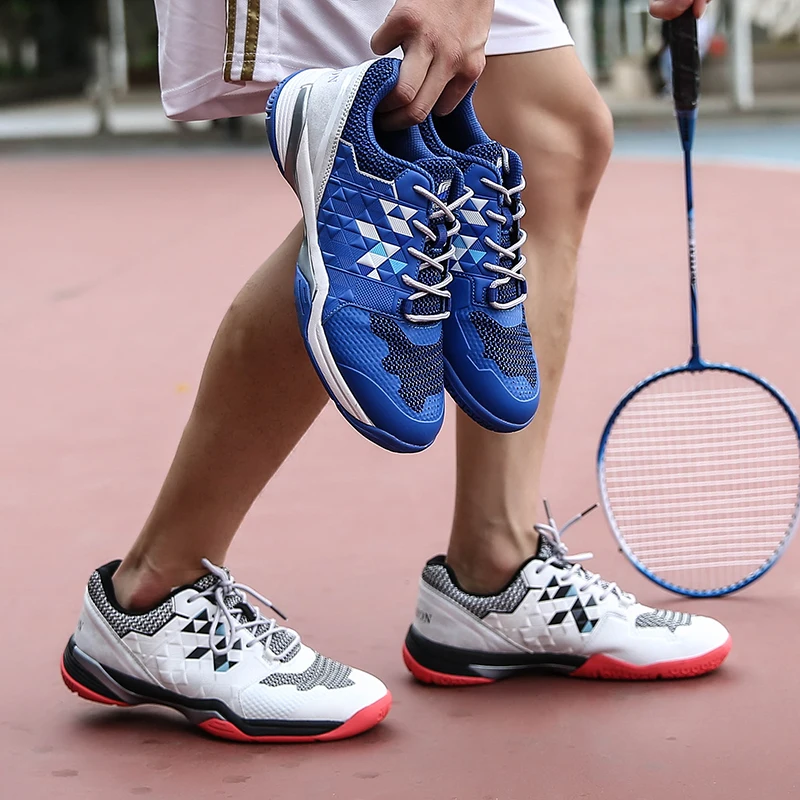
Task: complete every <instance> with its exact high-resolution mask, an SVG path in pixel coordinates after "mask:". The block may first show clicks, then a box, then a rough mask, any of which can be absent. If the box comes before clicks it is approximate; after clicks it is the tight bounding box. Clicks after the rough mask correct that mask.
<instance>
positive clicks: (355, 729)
mask: <svg viewBox="0 0 800 800" xmlns="http://www.w3.org/2000/svg"><path fill="white" fill-rule="evenodd" d="M61 677H62V679H63V680H64V683H65V684H66V686H67V688H68V689H69V690H70V691H71V692H75V694H77V695H78V696H79V697H82V698H84V699H85V700H91V701H92V702H94V703H102V704H103V705H107V706H121V707H123V708H130V707H131V706H130V704H129V703H124V702H122V701H121V700H112V699H110V698H108V697H104V696H103V695H101V694H97V692H93V691H92V690H91V689H87V688H86V687H85V686H83V685H82V684H80V683H78V681H76V680H75V679H74V678H73V677H72V676H71V675H70V674H69V673H68V672H67V670H66V667H65V666H64V661H63V658H62V661H61ZM391 707H392V695H391V694H390V693H389V692H386V694H385V695H384V696H383V697H382V698H381V699H380V700H376V701H375V702H374V703H372V705H369V706H367V707H366V708H362V709H361V711H359V712H358V713H356V714H354V715H353V716H352V717H350V719H348V720H347V721H346V722H343V723H342V724H341V725H340V726H339V727H338V728H334V729H333V730H332V731H327V732H326V733H320V734H318V735H316V736H248V735H247V734H246V733H243V732H242V731H240V730H239V729H238V728H237V727H236V726H235V725H234V724H233V723H231V722H228V721H227V720H224V719H209V720H206V721H205V722H200V723H199V724H198V727H200V728H202V729H203V730H204V731H206V733H210V734H211V735H212V736H217V737H218V738H220V739H228V740H231V741H235V742H271V743H276V744H277V743H282V742H295V743H296V742H332V741H335V740H337V739H348V738H350V737H351V736H357V735H358V734H360V733H364V732H365V731H368V730H369V729H370V728H374V727H375V726H376V725H377V724H378V723H379V722H382V721H383V720H384V718H385V717H386V715H387V714H388V713H389V709H390V708H391Z"/></svg>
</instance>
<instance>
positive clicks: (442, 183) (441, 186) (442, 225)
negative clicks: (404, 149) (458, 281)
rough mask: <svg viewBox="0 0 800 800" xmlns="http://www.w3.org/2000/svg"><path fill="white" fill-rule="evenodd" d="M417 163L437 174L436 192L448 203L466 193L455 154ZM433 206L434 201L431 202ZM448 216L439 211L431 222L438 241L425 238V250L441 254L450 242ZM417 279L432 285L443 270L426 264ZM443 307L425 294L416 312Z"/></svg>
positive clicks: (434, 179) (420, 312)
mask: <svg viewBox="0 0 800 800" xmlns="http://www.w3.org/2000/svg"><path fill="white" fill-rule="evenodd" d="M414 163H415V165H416V166H418V167H419V168H420V169H422V170H424V171H425V172H427V173H428V174H429V175H430V176H431V178H433V184H434V187H435V189H434V193H435V194H436V196H437V197H438V198H439V199H440V200H442V201H443V202H445V203H452V202H453V201H454V200H456V199H457V198H458V197H461V195H462V194H464V177H463V175H462V173H461V170H460V169H459V168H458V167H457V166H456V162H455V161H453V159H451V158H444V157H443V158H420V159H418V160H417V161H416V162H414ZM431 206H433V204H431ZM437 210H438V208H433V207H431V208H430V209H429V211H430V212H434V211H437ZM448 227H449V223H448V221H447V219H446V218H445V217H444V216H442V215H439V217H438V218H437V220H435V221H434V222H433V223H431V228H432V229H433V231H434V233H436V235H437V238H436V241H432V240H428V241H426V242H425V253H426V254H427V255H429V256H432V257H435V256H438V255H441V254H442V252H443V251H444V250H445V248H446V246H447V228H448ZM417 280H418V281H420V282H421V283H425V284H427V285H428V286H432V285H433V284H435V283H439V282H440V281H441V280H442V273H441V272H439V271H438V270H436V269H434V268H433V267H425V266H423V267H422V269H420V271H419V274H418V275H417ZM441 310H442V301H441V300H440V298H438V297H435V296H433V295H428V296H426V297H421V298H420V299H419V300H415V301H414V313H415V314H423V315H429V314H437V313H439V312H440V311H441Z"/></svg>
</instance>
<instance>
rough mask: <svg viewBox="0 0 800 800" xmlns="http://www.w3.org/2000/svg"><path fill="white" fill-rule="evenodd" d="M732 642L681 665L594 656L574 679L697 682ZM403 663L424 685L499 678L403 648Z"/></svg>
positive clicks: (716, 664)
mask: <svg viewBox="0 0 800 800" xmlns="http://www.w3.org/2000/svg"><path fill="white" fill-rule="evenodd" d="M731 644H732V642H731V638H730V636H729V637H728V640H727V641H726V642H725V643H724V644H722V645H720V646H719V647H717V648H716V649H715V650H712V651H711V652H709V653H704V654H703V655H701V656H696V657H695V658H686V659H682V660H680V661H662V662H661V663H659V664H647V665H645V666H637V665H636V664H628V663H627V662H626V661H619V660H618V659H616V658H612V657H611V656H605V655H602V654H598V655H594V656H592V657H591V658H590V659H589V660H588V661H586V662H585V663H584V664H582V665H581V666H580V667H578V669H576V670H575V671H574V672H571V673H570V675H569V677H571V678H596V679H598V678H599V679H604V680H617V681H653V680H675V679H679V678H694V677H697V676H699V675H705V674H706V673H708V672H713V671H714V670H715V669H717V667H719V666H720V664H722V662H723V661H724V660H725V659H726V658H727V656H728V653H730V651H731ZM403 661H404V662H405V665H406V667H407V668H408V670H409V672H410V673H411V674H412V675H413V676H414V677H415V678H416V679H417V680H418V681H420V682H421V683H429V684H435V685H436V686H480V685H482V684H486V683H494V682H495V680H496V679H495V678H480V677H473V676H469V675H448V674H446V673H443V672H436V671H434V670H431V669H428V668H427V667H423V666H422V664H420V663H419V662H418V661H416V660H415V659H414V657H413V656H412V655H411V653H410V652H409V651H408V647H406V646H405V645H403Z"/></svg>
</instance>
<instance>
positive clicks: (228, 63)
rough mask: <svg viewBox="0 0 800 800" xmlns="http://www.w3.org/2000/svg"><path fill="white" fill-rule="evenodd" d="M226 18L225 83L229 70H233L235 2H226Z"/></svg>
mask: <svg viewBox="0 0 800 800" xmlns="http://www.w3.org/2000/svg"><path fill="white" fill-rule="evenodd" d="M226 17H227V18H226V20H225V26H226V31H225V33H226V37H225V71H224V75H223V77H224V78H225V80H226V81H230V80H231V70H232V69H233V48H234V45H235V43H236V0H228V9H227V12H226Z"/></svg>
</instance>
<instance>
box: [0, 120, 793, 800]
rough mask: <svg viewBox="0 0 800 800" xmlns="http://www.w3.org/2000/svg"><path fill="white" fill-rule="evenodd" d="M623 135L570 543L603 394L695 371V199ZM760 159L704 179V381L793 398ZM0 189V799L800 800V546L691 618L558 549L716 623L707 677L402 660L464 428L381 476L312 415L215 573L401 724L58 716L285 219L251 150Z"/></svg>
mask: <svg viewBox="0 0 800 800" xmlns="http://www.w3.org/2000/svg"><path fill="white" fill-rule="evenodd" d="M795 130H796V129H795ZM760 135H762V134H760V133H758V131H756V132H755V133H752V135H751V136H750V137H749V139H748V137H745V139H747V140H748V141H749V142H750V150H749V151H748V150H747V148H746V147H744V149H742V145H741V144H737V145H736V146H737V147H738V148H739V150H738V151H737V152H735V153H733V154H732V155H731V154H730V153H728V154H727V155H728V157H729V158H736V159H739V160H747V161H750V162H755V161H757V160H758V157H759V156H762V157H763V156H764V151H765V149H766V147H767V146H766V144H765V143H764V142H766V141H772V140H771V139H769V136H771V135H774V134H766V133H765V134H763V135H764V136H766V137H767V138H766V139H763V140H761V142H760V143H759V139H758V137H759V136H760ZM731 137H733V138H736V137H734V136H733V134H729V137H728V139H727V140H726V141H727V142H728V145H726V146H731V147H732V145H730V141H731ZM724 138H725V137H724V136H723V137H722V138H720V139H719V143H718V145H717V147H716V148H715V147H714V145H713V144H712V142H711V139H709V140H707V141H705V142H704V141H703V134H702V129H701V133H700V136H699V139H698V149H699V150H700V151H701V152H702V150H703V148H706V149H707V151H708V152H707V154H708V155H712V156H713V155H715V154H716V155H721V154H722V155H724V153H722V149H723V139H724ZM795 141H797V139H795ZM619 142H620V144H619V148H618V152H619V157H618V158H617V159H615V160H614V162H613V164H612V166H611V168H610V170H609V173H608V176H607V178H606V180H605V182H604V184H603V187H602V189H601V191H600V194H599V197H598V200H597V203H596V206H595V210H594V213H593V216H592V219H591V223H590V225H589V229H588V233H587V238H586V243H585V246H584V248H583V251H582V256H581V272H580V283H579V295H578V305H577V318H576V324H575V332H574V338H573V343H572V349H571V353H570V358H569V362H568V366H567V371H566V376H565V379H564V384H563V388H562V393H561V399H560V406H559V408H558V412H557V415H556V419H555V423H554V430H553V435H552V444H551V447H550V452H549V461H548V468H547V475H546V480H545V490H546V494H547V496H548V498H549V499H550V501H551V503H552V507H553V509H554V511H555V513H556V515H557V516H558V517H559V518H560V519H561V520H564V519H566V518H567V517H569V516H571V515H572V514H574V513H577V512H578V511H580V510H581V509H583V508H585V507H586V506H587V505H589V504H590V503H591V502H593V501H594V500H595V499H596V497H597V489H596V485H595V473H594V458H595V450H596V447H597V442H598V438H599V434H600V431H601V429H602V426H603V423H604V422H605V419H606V417H607V415H608V413H609V411H610V410H611V408H612V407H613V406H614V404H615V403H616V401H617V400H618V398H619V397H620V396H621V394H622V393H623V392H624V391H625V390H626V389H627V388H628V386H630V385H631V384H632V383H634V382H635V381H636V380H638V379H639V378H641V377H643V376H644V375H646V374H648V373H650V372H651V371H653V370H654V369H656V368H659V367H663V366H667V365H670V364H672V363H678V362H680V361H683V360H684V359H685V357H686V355H687V348H688V345H687V340H688V312H687V303H686V279H685V246H684V215H683V211H682V203H683V199H682V192H683V188H682V182H681V180H682V178H681V170H680V167H679V166H678V162H677V161H675V160H673V161H668V160H664V159H665V157H667V156H671V157H672V158H673V159H674V157H675V156H676V144H675V136H674V134H673V132H672V130H671V129H670V131H669V138H667V134H666V133H663V134H662V133H660V132H658V131H655V132H649V133H646V134H642V135H641V136H639V138H637V137H636V136H634V135H633V134H632V133H629V132H624V133H622V134H621V136H620V139H619ZM776 147H777V145H776ZM783 147H785V148H788V149H789V150H791V143H790V142H788V140H787V142H785V143H784V145H783ZM637 148H638V149H637ZM768 155H769V159H770V164H769V168H768V169H767V168H762V167H754V166H735V165H721V164H705V165H702V164H701V165H700V166H699V168H698V174H697V186H696V206H697V220H698V238H699V245H698V247H699V258H700V273H699V286H700V309H701V313H702V317H701V325H702V335H703V341H704V347H705V353H706V355H707V356H708V357H709V358H711V359H719V360H728V361H732V362H735V363H737V364H741V365H742V366H744V367H748V368H750V369H752V370H754V371H756V372H759V373H762V374H765V375H767V376H768V377H769V378H770V380H771V381H773V382H774V383H775V384H776V385H777V386H778V387H780V388H781V389H782V390H783V391H784V392H785V393H786V394H787V396H788V397H789V399H790V401H792V402H793V403H794V404H800V371H799V370H798V362H797V357H796V353H797V350H798V344H800V325H798V322H797V308H798V307H799V306H800V274H798V263H797V246H798V231H797V218H798V214H797V212H798V210H799V209H798V202H799V201H798V197H800V172H798V171H796V170H793V169H791V168H790V165H788V164H787V169H777V168H775V164H776V163H777V162H788V161H791V160H792V158H791V153H789V154H788V155H787V154H783V155H781V153H779V152H777V151H776V152H775V153H771V154H768ZM627 156H636V157H635V158H628V157H627ZM794 160H795V161H800V158H798V157H797V154H795V159H794ZM0 183H1V184H2V185H3V187H4V189H5V190H6V194H7V195H10V196H11V197H12V198H13V202H11V203H5V204H4V212H3V217H2V222H0V225H1V226H2V260H1V261H0V264H1V265H2V266H1V267H0V274H1V275H2V288H3V291H2V292H0V335H1V336H2V342H3V345H2V347H0V375H2V392H0V420H2V422H1V423H0V425H2V430H1V431H0V441H2V448H0V515H1V519H2V530H3V543H4V555H5V559H4V578H3V585H4V586H5V591H6V597H7V599H6V603H7V607H6V612H5V626H4V630H5V634H4V638H3V643H4V647H3V658H2V659H0V686H2V690H1V691H2V703H0V775H2V783H1V784H0V785H2V787H3V791H2V792H0V794H2V796H3V797H9V798H11V797H15V798H16V797H20V798H36V799H38V798H48V799H49V798H53V800H55V799H56V798H95V797H97V798H125V797H129V796H147V797H152V798H162V797H163V798H206V797H208V798H215V797H237V798H238V797H246V798H251V797H252V798H264V800H267V799H273V798H274V799H275V800H283V799H284V798H287V799H288V798H308V800H316V799H317V798H339V799H340V800H401V799H402V800H407V799H411V800H532V798H563V799H564V800H573V799H574V800H577V799H578V798H592V800H602V799H603V798H609V800H610V799H611V798H613V800H667V799H669V800H672V799H673V798H675V797H684V798H692V799H693V798H703V800H717V799H719V800H723V798H724V799H725V800H743V799H744V798H769V799H770V800H778V799H779V798H790V797H796V796H797V791H798V787H797V778H796V775H797V771H796V769H795V766H794V765H795V761H796V750H797V742H798V740H799V738H800V716H799V715H798V714H797V703H796V701H797V696H798V686H797V683H798V682H797V677H796V674H795V671H796V670H795V667H796V664H797V662H798V655H799V654H800V649H799V648H800V644H798V639H797V633H796V619H797V609H798V595H799V594H800V579H799V578H798V577H797V576H798V564H800V544H798V543H795V544H794V546H793V547H792V548H790V550H789V552H788V554H787V556H786V557H785V558H784V559H783V560H782V562H781V563H779V564H778V566H777V567H775V569H774V570H773V571H772V572H771V573H769V574H768V575H767V576H766V577H765V578H764V579H763V580H761V581H760V582H758V583H757V584H755V585H754V586H753V587H751V588H749V589H747V590H745V591H743V592H741V593H740V594H738V595H735V596H733V597H729V598H726V599H723V600H717V601H686V600H682V599H678V598H674V597H672V596H670V595H668V594H667V593H665V592H663V591H662V590H660V589H658V588H657V587H655V586H654V585H652V584H649V583H647V582H646V581H645V580H644V579H642V578H640V577H639V576H638V574H637V573H635V571H634V570H633V568H632V567H630V566H629V565H628V564H627V562H626V561H625V560H624V559H623V557H622V556H621V555H620V554H619V553H618V552H617V551H616V548H615V546H614V544H613V541H612V538H611V535H610V533H609V532H608V530H607V528H606V525H605V521H604V519H603V517H602V516H601V513H600V512H595V513H594V514H593V515H590V517H589V518H588V519H587V520H586V521H584V522H583V523H581V525H580V526H576V528H573V529H572V530H571V531H570V532H569V534H568V535H567V543H568V544H570V546H571V548H572V550H573V552H578V551H584V550H592V551H594V552H595V554H596V558H595V560H594V561H592V562H590V564H589V567H590V568H592V569H595V570H597V571H599V572H601V573H602V574H603V575H604V576H605V577H607V578H610V579H613V580H618V581H619V582H620V583H621V584H622V585H623V587H625V588H627V589H630V590H631V591H633V592H635V593H637V594H638V595H639V596H640V597H641V599H642V600H643V601H645V602H647V603H650V604H654V605H657V606H664V605H671V606H673V607H675V608H678V609H680V610H691V611H697V612H701V613H709V614H714V615H717V616H719V617H720V618H721V619H722V620H723V621H724V622H725V623H726V624H727V625H728V626H729V628H730V629H731V632H732V634H733V639H734V648H733V652H732V654H731V656H730V658H729V660H728V662H727V663H726V665H725V666H724V667H723V669H722V670H720V672H719V673H718V674H715V675H713V676H710V677H708V678H704V679H700V680H695V681H689V682H676V683H657V684H638V685H633V684H617V683H589V682H581V681H578V680H569V679H564V678H556V677H531V678H524V679H518V680H515V681H511V682H507V683H500V684H495V685H492V686H488V687H477V688H474V689H458V690H452V689H450V690H448V689H437V688H429V687H423V686H420V685H417V684H415V683H413V682H412V680H411V679H410V677H409V676H408V675H407V673H406V672H405V669H404V667H403V665H402V661H401V659H400V646H401V643H402V640H403V636H404V634H405V630H406V627H407V625H408V624H409V622H410V620H411V615H412V612H413V608H414V600H415V591H416V581H417V577H418V574H419V571H420V568H421V566H422V565H423V563H424V561H425V559H427V558H428V557H430V556H431V555H433V554H434V553H437V552H439V551H441V550H442V549H443V548H444V547H445V543H446V537H447V533H448V525H449V514H450V510H451V505H452V498H453V478H452V471H453V470H452V468H453V418H454V416H455V415H454V413H453V409H452V407H451V408H450V412H451V413H450V416H449V421H448V423H447V425H446V428H445V431H444V432H443V434H442V436H441V438H440V440H439V441H438V442H437V443H436V445H435V446H434V447H433V448H432V449H431V450H430V451H429V452H426V453H423V454H420V455H416V456H396V455H391V454H388V453H384V452H382V451H381V450H379V449H378V448H377V447H375V446H372V445H370V444H368V443H367V442H365V441H363V440H361V439H360V438H359V436H358V435H357V434H356V433H354V432H353V431H352V430H351V428H350V427H349V426H348V425H347V424H346V423H344V422H343V421H342V420H341V419H339V417H338V415H337V414H336V413H335V412H334V411H333V410H332V409H330V408H329V409H328V410H327V411H326V412H325V413H324V414H323V416H322V418H321V419H320V420H319V422H318V424H317V425H316V426H315V428H314V429H313V430H312V431H311V432H310V433H309V435H308V436H307V437H306V438H305V439H304V440H303V441H302V442H301V444H300V446H299V447H298V448H297V450H296V452H295V453H294V454H293V455H292V457H291V458H290V460H289V462H288V463H287V464H286V465H285V467H284V469H283V470H282V471H281V472H280V473H279V475H278V477H277V478H276V479H275V480H274V482H273V483H272V484H271V485H270V486H269V487H268V488H267V489H266V491H265V492H264V494H263V495H262V496H261V498H260V499H259V501H258V503H257V505H256V507H255V509H254V511H253V513H252V514H251V516H250V517H249V518H248V520H247V522H246V524H245V526H244V528H243V530H242V531H241V534H240V536H239V538H238V539H237V541H236V542H235V544H234V547H233V550H232V552H231V556H230V561H229V566H230V567H231V568H232V570H233V572H234V574H235V575H236V576H237V577H238V578H239V579H240V580H242V581H244V582H246V583H248V584H251V585H253V586H254V587H256V588H257V589H259V590H260V591H262V592H263V593H265V594H266V595H267V596H268V597H270V598H271V599H273V600H274V601H275V602H276V604H277V605H278V606H279V607H280V608H281V609H282V610H284V611H285V612H287V613H288V615H289V619H290V623H291V624H292V625H293V626H295V627H297V628H298V629H299V630H300V632H301V633H302V634H303V637H304V638H305V639H306V640H307V641H308V642H309V643H310V644H312V645H313V646H316V647H318V648H319V649H321V650H322V651H323V652H324V653H327V654H329V655H331V656H334V657H338V658H341V659H343V660H345V661H349V662H351V663H354V664H355V665H357V666H359V667H362V668H364V669H368V670H370V671H372V672H375V673H376V674H378V675H379V676H381V678H383V680H384V681H385V682H386V683H387V684H388V685H389V686H390V688H391V690H392V692H393V694H394V696H395V705H394V708H393V710H392V712H391V714H390V715H389V717H388V719H387V721H386V722H385V723H384V724H383V725H381V726H380V727H379V728H377V729H376V730H374V731H372V732H370V733H368V734H366V735H364V736H362V737H360V738H357V739H354V740H350V741H345V742H340V743H335V744H328V745H293V746H246V745H236V744H229V743H225V742H219V741H215V740H211V739H209V738H206V737H205V736H204V735H202V734H200V733H198V732H197V731H196V730H194V729H192V728H191V727H190V726H189V725H188V724H187V723H185V722H184V720H183V719H182V718H181V717H180V716H179V715H177V714H174V713H172V712H168V711H158V710H141V709H137V710H127V711H125V710H110V709H107V708H103V707H95V706H93V705H91V704H89V703H86V702H85V701H81V700H79V699H78V698H77V697H75V696H74V695H71V694H70V693H69V692H67V691H66V689H65V688H64V687H63V686H62V684H61V680H60V677H59V672H58V661H59V657H60V653H61V650H62V648H63V646H64V644H65V643H66V640H67V638H68V637H69V635H70V633H71V631H72V628H73V625H74V623H75V620H76V616H77V613H78V610H79V607H80V602H81V593H82V590H83V585H84V582H85V580H86V578H87V576H88V575H89V573H90V572H91V570H92V569H93V568H94V567H95V566H97V565H98V564H100V563H103V562H105V561H106V560H109V559H111V558H114V557H118V556H121V555H122V554H123V552H124V550H125V547H126V545H127V543H128V542H129V540H130V539H131V537H132V536H133V535H134V534H135V532H136V531H137V530H138V527H139V526H140V525H141V523H142V521H143V520H144V517H145V515H146V513H147V512H148V510H149V506H150V503H151V502H152V500H153V497H154V494H155V492H156V490H157V488H158V486H159V483H160V481H161V479H162V477H163V474H164V472H165V469H166V467H167V465H168V463H169V460H170V458H171V455H172V453H173V451H174V448H175V445H176V442H177V438H178V436H179V434H180V431H181V428H182V425H183V423H184V421H185V419H186V417H187V414H188V412H189V409H190V407H191V403H192V398H193V395H194V392H195V390H196V388H197V383H198V378H199V375H200V370H201V367H202V364H203V360H204V357H205V355H206V352H207V350H208V346H209V344H210V341H211V338H212V336H213V334H214V331H215V327H216V324H217V323H218V321H219V319H220V318H221V316H222V314H223V313H224V311H225V309H226V307H227V304H228V302H229V301H230V299H231V298H232V297H233V295H234V293H235V292H236V291H237V289H238V288H239V286H240V285H241V284H242V283H243V281H244V280H245V279H246V277H247V276H248V275H249V273H250V272H251V271H252V270H253V269H254V268H255V267H256V266H257V264H258V263H259V262H260V261H261V260H262V259H263V258H264V257H265V256H266V255H267V254H268V253H269V252H270V250H271V249H272V247H273V246H274V244H275V242H276V241H277V239H278V237H280V236H281V235H282V234H283V233H284V232H286V231H287V230H288V229H289V227H290V226H291V225H292V224H293V222H294V220H295V218H296V217H297V210H296V203H295V200H294V198H293V196H292V195H291V194H290V191H289V190H288V188H287V187H286V186H285V185H284V184H283V183H282V181H281V180H280V179H279V177H278V174H277V172H276V170H275V169H274V168H273V167H272V165H271V162H270V159H269V156H268V152H267V149H266V147H265V148H264V150H263V152H260V151H254V150H250V151H247V152H245V153H243V154H241V153H240V154H238V155H235V156H234V155H223V154H220V153H197V152H195V153H192V154H188V155H187V154H181V155H178V154H176V153H168V152H156V153H147V152H140V153H133V154H128V155H124V156H120V155H102V156H91V155H71V156H69V157H58V156H41V155H36V156H24V157H20V158H16V159H15V160H13V161H12V160H11V159H8V158H7V159H3V160H0ZM529 213H531V214H535V213H536V211H535V209H529ZM265 379H266V380H268V379H269V372H268V367H267V366H266V365H265ZM265 446H268V443H265Z"/></svg>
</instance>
